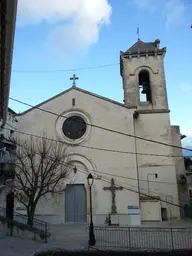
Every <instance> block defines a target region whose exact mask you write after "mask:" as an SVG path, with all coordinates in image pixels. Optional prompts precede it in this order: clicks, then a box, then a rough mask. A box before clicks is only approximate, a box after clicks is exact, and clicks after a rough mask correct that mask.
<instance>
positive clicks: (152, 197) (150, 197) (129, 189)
mask: <svg viewBox="0 0 192 256" xmlns="http://www.w3.org/2000/svg"><path fill="white" fill-rule="evenodd" d="M80 172H82V173H84V174H86V175H87V173H86V171H85V172H84V171H80ZM101 180H102V181H105V182H107V183H109V184H111V181H109V180H106V179H103V178H101ZM116 185H119V186H121V187H122V188H123V189H125V190H128V191H131V192H134V193H137V194H139V195H142V196H145V197H147V198H148V199H152V200H154V199H155V200H157V198H156V197H155V196H151V195H147V194H145V193H143V192H139V191H137V190H133V189H131V188H127V187H125V186H122V185H121V184H119V183H118V182H116ZM131 186H132V185H131ZM163 196H164V197H166V196H165V195H163ZM158 200H159V201H161V202H164V203H166V204H170V205H173V206H176V207H179V208H183V209H184V207H183V206H181V205H179V204H175V203H172V202H169V201H166V200H164V199H161V198H158Z"/></svg>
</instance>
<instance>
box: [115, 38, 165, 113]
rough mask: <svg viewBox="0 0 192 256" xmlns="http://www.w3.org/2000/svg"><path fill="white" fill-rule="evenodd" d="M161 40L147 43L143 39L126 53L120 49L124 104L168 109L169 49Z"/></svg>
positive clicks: (149, 108)
mask: <svg viewBox="0 0 192 256" xmlns="http://www.w3.org/2000/svg"><path fill="white" fill-rule="evenodd" d="M159 45H160V40H158V39H157V40H155V42H149V43H144V42H142V41H141V40H140V39H138V41H137V42H136V43H135V44H134V45H133V46H132V47H130V48H129V49H128V50H127V51H126V52H122V51H121V52H120V71H121V76H122V78H123V89H124V103H125V105H127V106H129V107H137V108H138V109H143V110H156V111H160V110H162V111H166V110H168V100H167V90H166V81H165V73H164V56H165V54H166V48H161V49H160V47H159Z"/></svg>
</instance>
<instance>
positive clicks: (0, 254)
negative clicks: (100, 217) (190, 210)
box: [0, 221, 192, 256]
mask: <svg viewBox="0 0 192 256" xmlns="http://www.w3.org/2000/svg"><path fill="white" fill-rule="evenodd" d="M149 225H150V226H151V225H152V226H154V227H165V228H166V227H167V228H169V227H170V225H171V226H172V227H177V228H179V227H186V228H187V227H188V228H189V227H192V221H172V222H171V224H170V222H164V223H150V224H149V223H144V224H143V225H142V227H143V229H144V228H145V227H148V226H149ZM125 229H126V228H125ZM141 229H142V228H141ZM137 230H138V229H137ZM51 233H52V236H51V238H50V239H49V240H48V243H47V244H43V243H42V242H38V241H36V242H35V241H33V240H32V239H30V238H26V237H24V238H21V237H6V238H1V239H0V256H32V255H33V254H34V252H36V251H39V250H43V248H44V249H51V248H62V249H66V250H81V249H84V248H87V246H88V232H87V226H86V225H83V224H82V225H81V224H64V225H51ZM95 234H96V239H97V246H99V245H101V244H103V245H105V246H107V247H111V246H113V245H114V244H115V243H116V242H118V244H120V243H122V246H123V244H126V243H127V247H128V246H129V242H130V241H131V242H132V246H133V247H134V246H136V247H137V246H139V245H140V246H142V245H145V246H146V243H147V241H151V242H150V243H151V244H149V247H150V246H152V245H156V244H158V247H162V246H165V245H166V244H167V245H169V246H170V245H171V239H170V236H169V235H170V234H166V235H167V239H166V237H165V234H164V233H158V234H157V233H153V234H152V233H147V232H145V233H143V234H142V233H141V232H138V231H137V232H136V231H135V232H134V233H132V235H131V236H130V235H129V231H128V229H127V230H126V231H124V232H121V231H120V232H119V231H118V228H114V230H113V231H110V232H108V231H104V232H100V233H99V232H98V231H95ZM181 240H182V242H177V245H178V246H180V244H179V243H182V244H183V243H184V245H185V246H186V247H188V246H191V244H192V234H191V232H190V236H189V232H188V233H186V234H184V235H183V237H182V238H181V239H179V241H181ZM162 241H163V242H162ZM120 246H121V244H120Z"/></svg>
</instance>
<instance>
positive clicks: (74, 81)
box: [70, 74, 79, 87]
mask: <svg viewBox="0 0 192 256" xmlns="http://www.w3.org/2000/svg"><path fill="white" fill-rule="evenodd" d="M78 79H79V77H77V76H76V75H75V74H74V75H73V76H72V77H70V80H73V86H74V87H75V86H76V80H78Z"/></svg>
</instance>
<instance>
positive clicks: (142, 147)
mask: <svg viewBox="0 0 192 256" xmlns="http://www.w3.org/2000/svg"><path fill="white" fill-rule="evenodd" d="M73 98H75V101H76V105H75V107H72V99H73ZM40 107H41V108H43V109H45V110H48V111H52V112H55V113H57V114H58V115H60V114H62V113H66V111H67V110H70V111H71V110H75V111H83V112H84V114H87V115H88V116H89V117H90V119H91V123H92V124H93V125H99V126H101V127H105V128H109V129H112V130H116V131H119V132H123V133H127V134H131V135H134V125H133V111H134V110H133V109H127V108H125V107H122V106H119V105H116V104H113V103H111V102H108V101H104V100H102V99H99V98H97V97H93V96H90V95H89V94H85V93H83V92H80V91H78V90H75V89H74V90H70V91H69V92H67V93H66V94H62V95H60V96H59V97H57V98H54V99H53V100H52V101H49V102H47V103H45V104H44V105H41V106H40ZM18 119H19V122H18V129H19V130H20V131H23V132H27V133H31V134H37V135H43V133H44V132H46V134H47V136H48V137H52V138H54V139H58V137H57V133H56V123H57V116H55V115H51V114H49V113H45V112H42V111H40V110H38V109H34V110H32V111H29V112H27V113H26V114H23V115H21V116H18ZM64 120H65V119H64V118H63V121H64ZM135 131H136V134H135V135H136V136H140V137H142V138H146V139H152V140H157V141H160V142H165V143H168V144H172V135H171V128H170V120H169V114H166V113H161V114H154V113H153V114H140V116H139V118H138V120H136V121H135ZM59 139H61V138H59ZM63 142H64V138H63ZM81 145H83V146H88V147H95V148H106V149H112V150H114V151H115V150H116V151H118V150H119V151H126V152H132V153H134V152H135V139H134V138H132V137H129V136H122V135H120V134H117V133H112V132H108V131H105V130H102V129H99V128H96V127H92V130H91V136H90V137H89V138H88V139H87V140H86V141H85V142H82V143H81V144H80V146H81ZM136 145H137V152H138V153H147V154H149V155H148V156H147V155H145V156H144V155H138V171H139V179H144V180H146V176H147V173H154V172H155V173H156V172H157V173H158V181H162V182H172V183H174V184H173V185H171V186H170V185H167V184H166V185H165V184H163V183H162V184H158V186H157V185H155V187H154V189H156V192H157V193H158V194H159V195H160V194H161V195H162V196H161V195H160V196H161V198H162V199H164V195H172V196H173V198H174V202H175V203H178V192H177V184H176V170H175V161H174V159H173V158H172V157H165V156H159V155H162V154H163V155H169V156H170V155H173V150H172V147H166V146H162V145H159V144H154V143H151V142H147V141H143V140H139V139H137V140H136ZM80 146H73V147H70V146H68V151H69V153H71V154H72V155H74V157H73V161H78V162H79V163H80V165H81V164H83V165H84V166H85V168H87V172H89V171H92V170H94V174H95V175H96V177H97V178H98V177H99V176H100V175H101V178H102V179H105V180H107V181H110V179H111V176H109V175H107V174H111V175H119V176H125V177H128V178H130V179H125V178H117V179H115V181H116V183H117V185H120V183H121V184H122V185H123V186H124V187H126V189H128V190H127V191H117V192H116V201H117V209H118V213H120V214H127V205H128V204H130V205H131V204H134V205H138V204H139V201H138V183H137V182H138V179H137V168H136V155H135V154H129V153H126V154H122V153H117V152H107V151H101V150H95V149H91V148H85V147H80ZM150 154H157V156H151V155H150ZM83 156H84V157H83ZM85 158H86V160H85ZM80 169H82V167H81V168H79V170H80ZM83 169H84V168H83ZM79 175H80V174H79V173H78V174H77V178H76V180H75V182H77V183H79V182H80V183H81V182H82V183H84V184H86V183H87V181H86V175H85V174H84V176H83V174H82V173H81V175H80V176H79ZM114 178H115V177H114ZM150 178H151V177H150ZM106 185H108V186H109V184H107V183H106V184H105V186H106ZM153 185H154V184H153ZM153 185H151V183H150V187H151V189H153ZM103 186H104V183H103V181H101V180H98V179H96V180H95V192H94V193H95V205H96V207H95V214H101V215H102V214H104V215H105V214H108V212H110V208H111V194H110V192H109V191H103ZM140 186H141V188H142V189H143V193H145V194H147V183H146V182H144V183H142V182H140ZM130 190H133V191H135V192H131V191H130ZM50 207H51V206H50ZM50 207H49V208H50ZM46 212H47V210H46ZM50 213H52V212H51V209H50ZM60 214H64V212H63V210H62V211H61V212H60ZM174 214H175V217H178V218H179V211H178V209H177V208H175V209H174Z"/></svg>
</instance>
